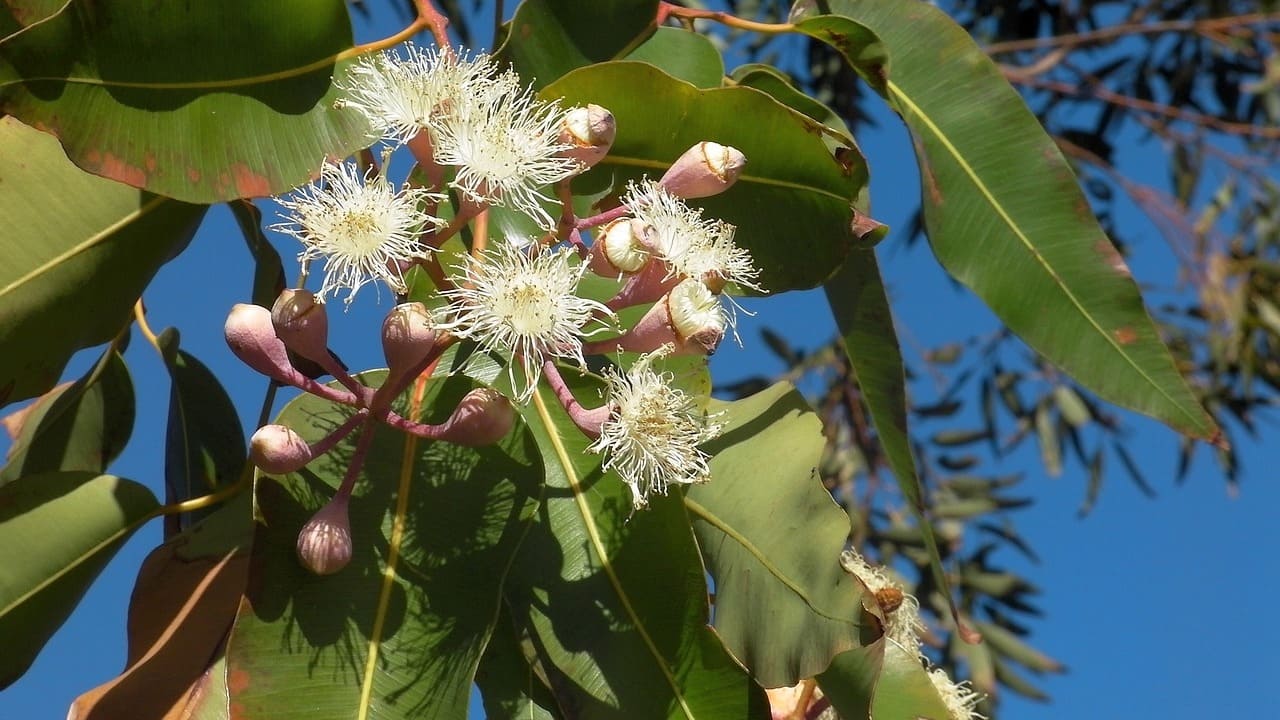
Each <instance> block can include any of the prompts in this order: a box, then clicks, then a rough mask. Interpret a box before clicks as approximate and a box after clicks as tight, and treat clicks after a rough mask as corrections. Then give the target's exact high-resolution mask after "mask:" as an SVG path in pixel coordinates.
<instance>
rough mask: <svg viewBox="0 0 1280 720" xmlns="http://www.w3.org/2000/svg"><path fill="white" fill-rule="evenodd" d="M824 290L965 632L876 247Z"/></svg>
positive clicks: (937, 578) (855, 257) (852, 258)
mask: <svg viewBox="0 0 1280 720" xmlns="http://www.w3.org/2000/svg"><path fill="white" fill-rule="evenodd" d="M823 289H824V290H825V291H826V295H827V302H828V303H829V304H830V305H831V312H832V313H833V314H834V315H835V319H836V327H837V328H839V330H840V339H841V342H842V343H843V345H844V351H845V353H846V354H847V355H848V356H849V363H850V364H851V365H852V366H853V372H854V375H855V376H856V377H857V379H858V387H859V388H861V390H862V400H863V402H865V403H866V404H867V409H868V410H869V411H870V412H871V420H872V422H874V423H875V426H876V434H877V436H878V437H879V439H880V446H881V447H882V448H884V453H885V457H886V458H887V459H888V461H889V468H890V469H891V470H893V477H894V479H895V480H896V481H897V482H898V487H899V488H900V489H901V490H902V496H903V497H904V498H905V499H906V500H907V504H908V505H910V507H911V511H912V514H914V515H915V517H916V524H917V525H918V526H919V528H920V535H921V537H922V538H923V539H924V544H925V548H926V550H927V551H928V553H929V569H930V571H931V573H932V574H933V581H934V583H936V584H937V586H938V587H939V588H941V590H942V593H943V595H945V596H946V598H947V604H948V606H949V607H950V609H951V616H952V617H953V618H955V620H956V623H957V624H958V625H959V627H960V628H961V629H962V631H963V629H964V625H963V624H961V623H960V614H959V612H958V611H957V609H956V604H955V597H954V594H953V593H952V592H951V584H950V582H949V581H948V580H947V573H946V572H945V571H944V570H943V569H942V560H941V555H940V554H939V552H938V541H937V538H936V537H935V536H934V533H933V523H931V522H929V520H928V518H927V515H926V512H927V506H926V504H925V496H924V488H923V487H922V486H921V485H920V478H919V476H917V475H916V464H915V458H914V457H912V454H911V439H910V438H911V436H910V433H909V431H908V430H907V389H906V376H905V371H904V369H903V364H902V351H901V349H899V347H898V333H897V330H895V329H894V326H893V313H892V312H891V311H890V309H889V298H888V296H887V295H886V294H885V290H884V281H883V280H882V279H881V278H880V266H879V265H878V264H877V263H876V256H875V251H873V250H870V249H867V250H855V251H853V252H851V253H850V254H849V259H848V260H847V261H846V262H845V264H844V266H843V267H842V268H841V269H840V272H838V273H837V274H836V275H835V277H833V278H831V279H830V280H829V281H827V283H826V285H824V286H823Z"/></svg>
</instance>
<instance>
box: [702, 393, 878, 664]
mask: <svg viewBox="0 0 1280 720" xmlns="http://www.w3.org/2000/svg"><path fill="white" fill-rule="evenodd" d="M708 409H709V410H711V411H717V412H724V413H725V416H724V420H725V422H726V427H725V431H724V434H723V435H721V436H720V437H719V438H717V439H716V440H714V441H712V442H710V443H708V444H707V447H706V449H707V452H709V453H712V454H713V455H714V457H713V458H712V461H711V482H709V483H706V484H704V485H694V486H691V487H689V488H688V490H687V492H686V493H685V507H686V508H687V510H688V512H689V515H690V516H691V517H692V518H693V531H694V534H695V535H696V536H697V538H698V547H699V548H701V550H702V554H703V557H704V558H706V564H707V569H708V570H709V571H710V572H711V576H712V577H713V578H714V579H715V589H716V612H715V628H716V632H717V633H718V634H719V635H720V639H721V640H723V641H724V643H725V645H726V646H727V647H728V648H729V651H730V652H732V653H733V654H734V656H735V657H737V659H738V660H739V662H741V663H742V664H743V665H745V666H746V667H747V669H748V670H749V671H750V672H751V674H752V675H753V676H754V677H755V678H756V680H757V681H758V682H760V684H762V685H764V686H765V687H786V686H790V685H794V684H795V683H797V682H799V681H800V680H802V679H804V678H809V677H813V676H814V675H816V674H818V673H820V672H822V671H823V670H826V669H827V666H828V665H829V664H830V663H831V659H832V658H833V657H835V656H836V655H838V654H840V653H842V652H844V651H846V650H849V649H851V648H855V647H857V646H859V645H860V644H861V643H860V642H859V637H860V635H861V632H862V628H861V624H860V620H859V616H860V615H861V613H862V605H861V604H860V602H859V599H860V598H861V596H862V588H861V586H860V585H859V584H858V582H857V581H856V580H855V579H854V578H853V577H852V576H850V575H849V574H848V573H846V572H845V571H844V570H843V569H842V568H841V567H840V552H841V551H842V550H843V549H844V547H845V542H846V540H847V539H848V536H849V516H848V514H847V513H845V512H844V511H843V510H841V509H840V508H839V507H838V506H837V505H836V504H835V502H833V501H832V499H831V494H830V493H829V492H827V490H826V489H825V488H824V487H823V486H822V483H821V482H820V481H819V480H818V477H817V475H815V474H814V470H813V469H814V467H816V466H817V465H818V463H819V461H820V460H821V458H822V448H823V445H824V444H825V441H824V440H823V437H822V423H821V421H820V420H818V417H817V416H816V415H814V414H813V411H812V410H810V409H809V406H808V405H807V404H806V403H805V401H804V398H803V397H801V396H800V394H799V393H798V392H796V390H795V388H793V387H791V386H790V385H787V384H781V383H780V384H778V385H774V386H773V387H771V388H769V389H768V390H765V391H763V392H760V393H757V394H755V395H753V396H751V397H749V398H746V399H743V400H739V401H737V402H733V403H721V402H713V403H712V404H711V405H710V406H709V407H708Z"/></svg>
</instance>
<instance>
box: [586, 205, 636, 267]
mask: <svg viewBox="0 0 1280 720" xmlns="http://www.w3.org/2000/svg"><path fill="white" fill-rule="evenodd" d="M651 232H652V228H650V227H648V226H647V225H645V224H644V223H642V222H640V221H639V220H633V219H631V218H627V217H623V218H618V219H617V220H613V221H610V222H608V223H606V224H605V225H604V226H603V227H601V228H600V230H599V231H597V233H596V242H595V244H594V245H592V246H591V254H590V256H589V259H588V262H590V263H591V270H592V272H594V273H595V274H597V275H599V276H601V277H612V278H616V277H618V276H619V275H631V274H634V273H636V272H639V271H640V269H641V268H643V267H644V266H645V264H646V263H648V262H649V258H650V257H652V255H651V253H650V245H651V242H650V241H648V240H647V234H649V233H651Z"/></svg>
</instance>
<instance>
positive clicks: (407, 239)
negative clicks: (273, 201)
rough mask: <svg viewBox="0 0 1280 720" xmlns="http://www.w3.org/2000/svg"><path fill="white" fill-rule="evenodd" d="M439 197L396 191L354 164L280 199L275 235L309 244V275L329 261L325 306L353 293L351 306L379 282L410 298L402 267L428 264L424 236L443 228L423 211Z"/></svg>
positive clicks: (305, 260)
mask: <svg viewBox="0 0 1280 720" xmlns="http://www.w3.org/2000/svg"><path fill="white" fill-rule="evenodd" d="M433 199H440V196H439V195H435V194H433V193H429V192H427V191H426V190H422V189H418V188H404V189H400V190H397V189H396V188H394V187H392V185H391V183H389V182H388V181H387V178H386V176H385V175H383V174H382V173H379V172H376V171H373V170H370V171H369V172H365V173H362V172H361V171H360V169H359V168H358V167H357V166H356V165H355V163H332V162H330V163H326V164H325V165H324V167H323V168H322V169H321V171H320V180H319V182H317V183H313V184H311V185H308V186H306V187H304V188H302V189H300V190H298V191H296V192H295V194H294V196H293V198H292V199H280V200H279V203H280V205H281V206H282V207H284V208H285V210H287V211H288V212H287V213H284V214H283V215H282V217H284V218H285V222H283V223H279V224H276V225H274V226H273V229H275V230H278V231H280V232H283V233H286V234H288V235H292V236H293V237H295V238H297V239H298V241H299V242H301V243H302V245H303V250H302V252H301V253H299V254H298V261H299V262H300V263H302V266H303V268H304V269H306V268H308V267H309V266H310V264H311V262H313V261H315V260H319V259H322V260H323V261H324V282H323V283H322V285H321V287H320V292H318V293H316V297H317V298H318V299H319V300H320V301H321V302H323V301H324V299H325V297H327V296H336V295H337V293H338V291H339V290H341V289H344V288H345V289H346V290H347V298H346V302H347V304H350V303H351V301H352V300H353V299H355V295H356V292H357V291H358V290H359V289H360V288H361V287H362V286H363V285H364V284H365V283H367V282H369V281H371V280H374V279H380V280H382V281H383V282H385V283H386V284H387V285H388V286H390V287H391V289H392V290H394V291H395V292H397V293H402V292H404V291H405V284H404V277H403V275H402V274H401V273H402V270H401V265H402V264H405V263H409V262H412V261H413V260H415V259H417V258H421V257H424V256H425V255H426V253H427V251H428V248H427V247H426V246H425V245H424V244H422V243H421V242H419V240H418V234H419V233H420V232H422V231H424V230H426V229H428V228H430V229H435V228H439V227H441V226H442V225H444V221H443V220H441V219H440V218H437V217H433V216H431V215H429V214H427V213H426V212H425V211H423V210H422V209H421V208H422V205H423V204H424V203H425V202H427V201H428V200H433Z"/></svg>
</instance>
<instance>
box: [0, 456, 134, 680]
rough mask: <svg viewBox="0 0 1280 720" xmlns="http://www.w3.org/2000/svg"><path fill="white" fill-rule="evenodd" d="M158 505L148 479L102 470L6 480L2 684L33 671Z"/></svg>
mask: <svg viewBox="0 0 1280 720" xmlns="http://www.w3.org/2000/svg"><path fill="white" fill-rule="evenodd" d="M157 506H158V503H157V502H156V499H155V497H154V496H153V495H152V494H151V491H150V490H148V489H147V488H146V487H144V486H143V485H140V484H138V483H136V482H133V481H132V480H125V479H122V478H118V477H113V476H111V475H99V474H97V473H95V472H86V471H78V470H73V471H66V472H48V473H42V474H39V475H28V476H26V477H23V478H21V479H20V480H17V481H15V482H11V483H9V484H8V485H5V486H3V487H0V637H3V638H4V644H5V649H4V652H3V653H0V687H6V686H8V685H9V684H11V683H12V682H13V681H14V680H17V679H18V677H20V676H21V675H22V674H23V673H24V672H26V670H27V668H28V667H30V666H31V662H32V661H33V660H34V659H35V657H36V654H37V653H39V652H40V649H41V648H42V647H44V644H45V643H46V642H48V640H49V638H50V637H52V636H53V633H54V632H55V631H56V630H57V629H58V628H59V627H61V626H62V623H63V622H65V621H66V619H67V617H68V616H69V615H71V611H72V610H74V609H75V606H76V604H77V603H78V602H80V598H81V597H82V596H83V595H84V592H85V590H87V589H88V588H89V585H90V584H91V583H92V582H93V580H94V578H96V577H97V576H98V573H99V572H101V570H102V568H103V567H104V566H105V565H106V564H107V561H108V560H110V559H111V556H112V555H114V554H115V552H116V550H118V549H120V546H121V545H122V544H123V543H124V540H125V539H126V538H127V537H129V535H130V534H132V533H133V531H134V530H136V529H137V528H138V527H139V526H140V525H141V524H142V522H143V521H145V520H146V519H147V517H148V514H149V513H150V512H151V511H152V510H155V509H156V507H157Z"/></svg>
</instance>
